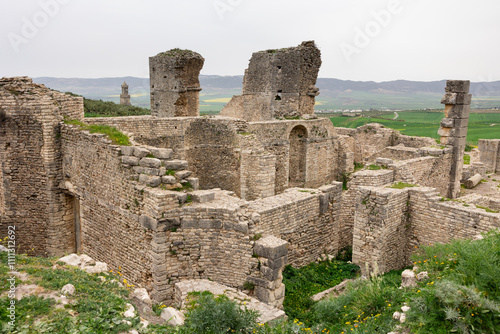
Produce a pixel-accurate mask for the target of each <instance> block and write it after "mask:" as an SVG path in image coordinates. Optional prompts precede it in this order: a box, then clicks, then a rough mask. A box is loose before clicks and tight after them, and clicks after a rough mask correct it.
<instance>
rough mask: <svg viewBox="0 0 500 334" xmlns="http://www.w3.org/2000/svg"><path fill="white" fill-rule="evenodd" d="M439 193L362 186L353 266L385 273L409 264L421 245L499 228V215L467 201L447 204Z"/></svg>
mask: <svg viewBox="0 0 500 334" xmlns="http://www.w3.org/2000/svg"><path fill="white" fill-rule="evenodd" d="M437 195H438V191H437V190H436V189H435V188H427V187H415V188H405V189H392V188H387V187H385V188H381V187H377V188H375V187H359V188H358V195H357V197H356V205H357V207H356V209H357V210H356V215H355V223H354V233H353V234H354V236H353V238H354V245H353V262H354V263H356V264H358V265H360V267H361V269H362V270H365V263H368V264H369V266H370V267H371V268H373V266H374V265H375V262H377V264H378V266H379V269H380V271H381V272H387V271H389V270H392V269H401V268H403V267H404V266H406V265H409V264H410V263H409V257H410V255H411V253H412V252H413V251H414V250H415V247H418V246H420V245H429V244H433V243H446V242H450V241H451V240H452V239H464V238H469V239H470V238H472V237H474V236H476V235H478V234H479V233H482V232H487V231H489V230H491V229H494V228H499V227H500V214H499V213H489V212H486V210H484V209H482V208H476V206H475V205H472V204H469V203H470V202H466V201H465V200H458V201H453V200H446V199H445V198H443V197H439V196H437Z"/></svg>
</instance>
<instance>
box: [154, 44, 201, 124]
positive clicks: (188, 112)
mask: <svg viewBox="0 0 500 334" xmlns="http://www.w3.org/2000/svg"><path fill="white" fill-rule="evenodd" d="M204 62H205V59H204V58H203V57H202V56H201V55H200V54H199V53H196V52H193V51H190V50H180V49H172V50H169V51H166V52H162V53H159V54H157V55H156V56H154V57H149V78H150V85H151V115H152V116H156V117H177V116H199V113H200V112H199V105H200V103H199V96H200V91H201V87H200V81H199V79H198V76H199V74H200V71H201V69H202V67H203V63H204Z"/></svg>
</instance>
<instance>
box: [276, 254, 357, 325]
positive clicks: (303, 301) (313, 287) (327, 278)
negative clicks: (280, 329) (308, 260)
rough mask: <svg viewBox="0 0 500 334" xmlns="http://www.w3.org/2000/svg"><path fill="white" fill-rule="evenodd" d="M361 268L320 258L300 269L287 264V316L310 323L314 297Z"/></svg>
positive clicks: (284, 273) (353, 274)
mask: <svg viewBox="0 0 500 334" xmlns="http://www.w3.org/2000/svg"><path fill="white" fill-rule="evenodd" d="M358 269H359V267H358V266H356V265H354V264H350V263H347V262H343V261H337V260H334V261H321V262H318V263H312V264H309V265H307V266H305V267H302V268H300V269H296V268H293V267H292V266H290V265H288V266H286V267H285V270H284V271H283V283H284V284H285V287H286V294H285V301H284V303H283V306H284V309H285V312H286V314H287V315H288V317H290V318H292V319H298V320H300V321H301V322H303V323H305V324H306V325H307V324H310V323H311V320H312V318H311V314H310V312H311V307H312V306H313V304H314V302H313V301H312V299H311V296H312V295H315V294H317V293H319V292H321V291H324V290H326V289H328V288H331V287H333V286H335V285H337V284H339V283H341V282H342V281H343V280H345V279H347V278H353V277H354V276H355V274H356V272H357V271H358Z"/></svg>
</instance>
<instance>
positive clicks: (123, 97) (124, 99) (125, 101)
mask: <svg viewBox="0 0 500 334" xmlns="http://www.w3.org/2000/svg"><path fill="white" fill-rule="evenodd" d="M120 104H121V105H124V106H131V105H132V103H130V95H129V94H128V85H127V83H126V82H125V81H124V82H123V84H122V93H121V94H120Z"/></svg>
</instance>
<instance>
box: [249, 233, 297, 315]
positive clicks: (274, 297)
mask: <svg viewBox="0 0 500 334" xmlns="http://www.w3.org/2000/svg"><path fill="white" fill-rule="evenodd" d="M254 254H255V255H256V256H258V257H259V263H260V274H261V275H260V276H261V277H249V281H250V282H252V283H254V284H255V297H256V298H257V299H258V300H260V301H261V302H263V303H266V304H268V305H271V306H274V307H277V308H280V309H281V308H283V300H284V299H285V285H284V284H283V283H282V281H283V275H282V272H283V268H284V267H285V265H286V262H287V258H288V257H287V254H288V243H287V242H286V241H285V240H282V239H279V238H276V237H273V236H267V237H263V238H261V239H259V240H257V241H256V242H255V246H254Z"/></svg>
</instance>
